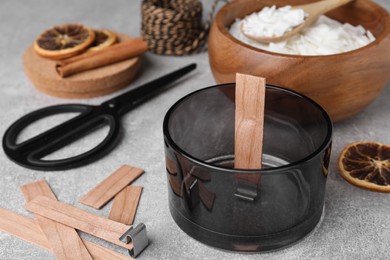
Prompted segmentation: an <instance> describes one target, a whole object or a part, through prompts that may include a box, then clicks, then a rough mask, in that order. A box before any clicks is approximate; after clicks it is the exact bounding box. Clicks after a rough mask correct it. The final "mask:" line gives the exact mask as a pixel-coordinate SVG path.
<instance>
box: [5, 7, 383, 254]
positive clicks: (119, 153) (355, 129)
mask: <svg viewBox="0 0 390 260" xmlns="http://www.w3.org/2000/svg"><path fill="white" fill-rule="evenodd" d="M377 2H379V3H381V4H382V5H383V6H384V7H386V8H387V9H388V10H390V1H389V0H377ZM210 5H211V0H208V1H204V6H205V9H206V10H207V9H209V7H210ZM139 10H140V0H137V1H134V0H132V1H129V0H116V1H105V0H88V1H77V0H68V1H53V0H33V1H31V0H18V1H14V0H1V1H0V35H1V37H0V93H1V95H0V111H1V112H0V122H1V123H0V133H1V135H3V133H4V132H5V130H6V128H7V127H8V126H9V125H10V124H11V123H12V122H13V121H14V120H16V119H17V118H19V117H20V116H22V115H24V114H26V113H27V112H30V111H32V110H35V109H38V108H41V107H45V106H48V105H54V104H60V103H68V102H69V100H64V99H58V98H54V97H50V96H46V95H44V94H42V93H40V92H38V91H37V90H35V88H34V87H33V86H32V84H31V82H30V81H29V80H28V79H27V77H26V75H25V74H24V72H23V68H22V62H21V58H22V54H23V52H24V50H25V49H26V48H27V47H28V46H29V45H30V44H31V43H32V42H33V40H34V39H35V37H36V36H37V35H38V34H39V33H40V32H41V31H43V30H44V29H46V28H48V27H50V26H52V25H55V24H62V23H70V22H79V23H83V24H86V25H89V26H92V27H95V28H99V27H101V28H109V29H112V30H116V31H120V32H123V33H127V34H129V35H132V36H137V35H139V27H140V11H139ZM190 62H197V63H198V66H199V67H198V69H197V70H196V72H194V73H193V74H192V75H191V76H190V77H188V78H187V80H185V81H182V82H181V83H180V84H179V85H177V86H175V87H174V88H172V89H170V90H168V91H166V92H164V93H162V94H161V95H159V96H158V97H156V98H155V99H153V100H151V101H150V102H148V103H147V104H145V105H143V106H140V107H138V108H137V109H136V110H134V111H132V112H130V113H128V114H126V115H125V116H124V117H123V118H122V122H123V126H124V129H125V130H126V133H125V136H124V138H123V140H122V141H121V143H120V144H119V146H118V147H116V148H115V150H113V151H112V152H111V153H110V154H109V155H107V156H106V157H104V158H103V159H101V160H99V161H97V162H95V163H93V164H90V165H88V166H85V167H81V168H78V169H72V170H68V171H60V172H40V171H34V170H28V169H25V168H22V167H20V166H17V165H16V164H14V163H12V162H11V161H9V160H8V159H7V158H6V156H5V154H4V152H3V151H2V150H1V151H0V198H1V199H0V207H3V208H7V209H11V210H13V211H15V212H18V213H20V214H23V215H26V216H31V215H30V214H29V213H27V212H26V211H25V210H24V209H23V207H22V206H23V204H24V199H23V197H22V194H21V193H20V191H19V186H21V185H22V184H25V183H28V182H31V181H34V180H37V179H41V178H44V179H46V180H47V181H48V182H49V184H50V185H51V187H52V189H53V191H54V192H55V194H56V195H57V196H58V199H59V200H60V201H63V202H66V203H70V204H74V205H76V206H77V207H80V208H82V209H85V210H87V211H90V212H94V213H97V214H99V215H103V216H107V215H108V212H109V209H110V206H111V204H108V205H107V206H106V207H104V208H103V209H102V210H100V211H95V210H92V209H91V208H88V207H85V206H83V205H81V204H79V203H77V200H78V199H79V198H80V197H81V196H82V195H83V194H85V193H86V192H87V191H88V190H90V189H91V188H92V187H94V186H95V185H96V184H97V183H99V182H100V181H101V180H102V179H104V178H105V177H107V176H108V175H109V174H110V173H111V172H113V171H114V170H115V169H116V168H118V167H119V166H120V165H122V164H124V163H128V164H130V165H134V166H137V167H140V168H143V169H145V171H146V174H144V175H143V176H142V177H141V178H140V179H139V180H137V182H136V184H137V185H141V186H144V187H145V189H144V192H143V195H142V198H141V202H140V205H139V208H138V213H137V216H136V220H135V222H136V223H137V222H141V221H142V222H144V223H145V224H146V225H147V227H148V231H149V236H150V239H151V244H150V246H149V247H148V248H147V250H146V251H145V252H144V253H142V255H141V256H140V257H139V259H388V257H389V245H390V222H389V219H390V200H389V195H388V194H380V193H374V192H369V191H365V190H361V189H358V188H356V187H354V186H351V185H350V184H348V183H347V182H345V181H344V180H343V179H342V178H341V177H340V176H339V173H338V170H337V167H336V159H337V157H338V155H339V153H340V151H341V150H342V148H343V147H344V146H345V145H346V144H347V143H350V142H354V141H364V140H371V141H378V142H383V143H387V144H390V134H389V127H390V113H389V111H390V102H389V101H388V100H389V99H390V88H389V85H390V84H389V85H388V86H387V88H386V89H385V90H384V91H383V93H382V94H381V96H380V97H379V98H378V99H377V100H376V101H375V102H374V103H373V104H372V105H370V106H369V107H368V108H367V109H366V110H365V111H364V112H362V113H360V114H359V115H357V116H355V117H353V118H351V119H349V120H346V121H344V122H342V123H337V124H335V129H334V137H333V139H334V146H333V151H332V160H331V164H330V174H329V178H328V183H327V193H326V201H325V205H326V214H325V217H324V219H323V222H322V224H321V225H320V226H319V227H318V228H317V229H316V230H315V231H314V232H313V233H312V234H311V235H309V236H308V237H307V238H305V239H304V240H302V241H301V242H300V243H298V244H296V245H294V246H292V247H290V248H287V249H284V250H282V251H277V252H273V253H267V254H238V253H232V252H225V251H221V250H218V249H215V248H211V247H208V246H205V245H203V244H201V243H199V242H197V241H195V240H193V239H192V238H190V237H188V236H187V235H186V234H185V233H183V232H182V231H181V230H180V229H179V228H178V227H177V226H176V224H175V223H174V222H173V220H172V218H171V216H170V213H169V210H168V201H167V183H166V179H165V165H164V155H163V138H162V127H161V126H162V121H163V117H164V115H165V113H166V111H167V110H168V108H169V107H170V106H171V105H172V104H173V103H174V102H175V101H176V100H177V99H179V98H181V97H182V96H184V95H186V94H188V93H190V92H192V91H194V90H197V89H199V88H202V87H205V86H208V85H213V84H214V80H213V78H212V75H211V72H210V68H209V65H208V57H207V53H202V54H199V55H193V56H188V57H163V56H158V55H153V54H149V53H148V54H146V55H145V59H144V63H143V67H142V73H141V74H140V76H139V77H138V78H137V79H136V80H135V82H134V83H133V84H131V85H130V86H129V87H128V88H126V90H128V89H130V88H131V87H133V86H137V85H140V84H141V83H144V82H147V81H148V80H151V79H153V78H155V77H158V76H160V75H162V74H164V73H167V72H170V71H171V70H173V69H176V68H179V67H181V66H183V65H186V64H188V63H190ZM122 92H123V91H122ZM116 94H117V93H116ZM116 94H113V95H109V96H105V97H101V98H94V99H90V100H79V102H80V103H87V104H99V103H101V102H102V101H104V100H106V99H108V98H109V97H112V96H114V95H116ZM72 102H74V101H72ZM50 124H54V122H43V123H38V124H37V125H35V126H34V127H35V128H34V129H29V130H28V131H26V132H25V133H24V138H26V137H27V136H31V135H32V134H34V133H36V131H37V130H39V131H41V130H43V129H44V128H45V127H47V126H48V125H50ZM102 133H103V132H102ZM102 133H100V134H102ZM99 137H100V135H99V133H98V134H96V135H94V136H92V141H96V142H97V141H98V138H99ZM87 144H90V142H87V141H85V140H82V141H81V142H80V143H77V144H76V145H75V147H73V149H74V150H77V151H80V150H81V149H82V148H83V146H85V145H87ZM83 237H87V238H88V239H91V240H92V241H96V242H97V243H100V244H103V245H105V246H107V247H109V248H111V249H113V250H116V251H118V252H122V253H125V251H124V250H122V249H120V248H118V247H114V246H111V245H108V244H106V243H104V242H102V241H98V240H97V239H95V238H93V237H90V236H87V235H85V234H83ZM0 259H13V260H17V259H42V260H44V259H54V257H53V256H52V255H51V254H50V253H48V252H46V251H45V250H42V249H40V248H38V247H35V246H33V245H30V244H28V243H26V242H23V241H21V240H19V239H17V238H14V237H11V236H9V235H7V234H5V233H0Z"/></svg>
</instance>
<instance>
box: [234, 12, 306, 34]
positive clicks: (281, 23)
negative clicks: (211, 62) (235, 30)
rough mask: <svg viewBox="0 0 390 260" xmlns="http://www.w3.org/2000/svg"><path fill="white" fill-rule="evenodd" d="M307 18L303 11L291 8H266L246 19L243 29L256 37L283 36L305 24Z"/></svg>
mask: <svg viewBox="0 0 390 260" xmlns="http://www.w3.org/2000/svg"><path fill="white" fill-rule="evenodd" d="M305 16H306V14H305V12H304V11H303V10H302V9H294V10H293V9H291V6H285V7H281V8H276V6H272V7H264V8H263V9H262V10H261V11H260V12H258V13H252V14H251V15H248V16H247V17H245V18H244V20H243V25H242V29H243V30H244V32H245V34H247V35H251V36H254V37H275V36H282V35H284V34H285V33H286V32H289V31H291V30H292V29H293V28H294V27H296V26H298V25H300V24H301V23H303V21H304V20H305Z"/></svg>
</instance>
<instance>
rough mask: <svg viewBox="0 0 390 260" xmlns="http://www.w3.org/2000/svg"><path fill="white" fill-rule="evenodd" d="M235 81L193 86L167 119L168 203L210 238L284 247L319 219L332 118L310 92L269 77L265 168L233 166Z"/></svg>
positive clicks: (215, 242)
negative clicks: (271, 82) (300, 91)
mask: <svg viewBox="0 0 390 260" xmlns="http://www.w3.org/2000/svg"><path fill="white" fill-rule="evenodd" d="M234 124H235V84H234V83H232V84H223V85H216V86H212V87H208V88H204V89H201V90H198V91H196V92H193V93H191V94H189V95H187V96H185V97H184V98H182V99H180V100H179V101H177V102H176V103H175V104H174V105H173V106H172V108H171V109H170V110H169V111H168V112H167V114H166V116H165V119H164V124H163V131H164V142H165V158H166V171H167V172H166V176H167V180H168V194H169V207H170V211H171V215H172V217H173V219H174V220H175V222H176V223H177V225H178V226H179V227H180V228H181V229H182V230H183V231H184V232H186V233H187V234H188V235H190V236H191V237H193V238H195V239H197V240H199V241H201V242H203V243H205V244H208V245H211V246H215V247H218V248H223V249H227V250H234V251H245V252H258V251H268V250H274V249H279V248H283V247H285V246H288V245H290V244H292V243H294V242H296V241H298V240H299V239H301V238H303V237H304V236H305V235H307V234H308V233H309V232H310V231H311V230H312V229H313V228H314V227H315V226H316V225H317V223H318V222H319V220H320V218H321V214H322V212H323V206H324V195H325V184H326V178H327V174H328V165H329V158H330V150H331V137H332V122H331V120H330V118H329V116H328V115H327V113H326V112H325V111H324V110H323V109H322V108H321V107H320V106H319V105H317V104H316V103H315V102H314V101H312V100H311V99H309V98H307V97H305V96H303V95H301V94H298V93H296V92H293V91H290V90H287V89H283V88H280V87H276V86H270V85H267V87H266V97H265V112H264V137H263V159H262V168H261V169H258V170H248V169H235V168H234V131H235V125H234Z"/></svg>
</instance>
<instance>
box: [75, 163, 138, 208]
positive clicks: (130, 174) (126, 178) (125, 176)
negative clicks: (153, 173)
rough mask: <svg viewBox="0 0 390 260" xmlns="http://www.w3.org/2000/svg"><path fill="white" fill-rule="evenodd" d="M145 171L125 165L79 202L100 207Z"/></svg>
mask: <svg viewBox="0 0 390 260" xmlns="http://www.w3.org/2000/svg"><path fill="white" fill-rule="evenodd" d="M143 173H144V171H143V170H142V169H138V168H135V167H132V166H129V165H123V166H122V167H120V168H119V169H118V170H116V171H115V172H114V173H113V174H111V175H110V176H109V177H107V178H106V179H105V180H103V181H102V182H101V183H99V184H98V185H97V186H96V187H95V188H93V189H92V190H91V191H90V192H88V193H87V194H86V195H84V196H83V197H82V198H81V199H80V200H79V202H80V203H82V204H85V205H87V206H90V207H92V208H95V209H100V208H102V207H103V206H104V205H105V204H106V203H107V202H109V201H110V200H111V199H112V198H113V197H114V196H115V195H116V194H118V193H119V192H120V191H121V190H123V189H124V188H125V187H126V186H127V185H129V184H130V183H132V182H133V181H134V180H136V179H137V178H138V177H139V176H141V175H142V174H143Z"/></svg>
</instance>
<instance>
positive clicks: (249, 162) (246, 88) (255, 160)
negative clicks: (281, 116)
mask: <svg viewBox="0 0 390 260" xmlns="http://www.w3.org/2000/svg"><path fill="white" fill-rule="evenodd" d="M264 103H265V79H264V78H261V77H255V76H250V75H244V74H239V73H237V74H236V119H235V141H234V168H237V169H260V168H261V161H262V149H263V128H264Z"/></svg>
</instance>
